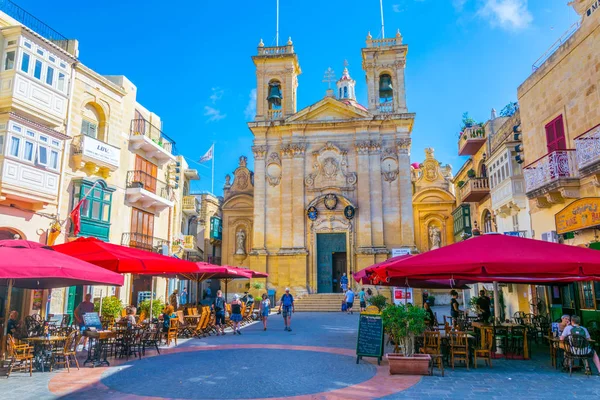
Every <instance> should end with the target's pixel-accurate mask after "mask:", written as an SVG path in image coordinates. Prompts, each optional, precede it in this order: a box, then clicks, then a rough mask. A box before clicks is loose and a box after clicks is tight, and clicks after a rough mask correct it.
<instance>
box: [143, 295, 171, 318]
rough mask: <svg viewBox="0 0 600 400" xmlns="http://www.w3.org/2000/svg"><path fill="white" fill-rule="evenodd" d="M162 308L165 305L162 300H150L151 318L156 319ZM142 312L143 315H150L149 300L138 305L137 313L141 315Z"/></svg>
mask: <svg viewBox="0 0 600 400" xmlns="http://www.w3.org/2000/svg"><path fill="white" fill-rule="evenodd" d="M164 308H165V303H163V301H162V299H155V300H152V318H158V316H159V315H160V314H161V313H162V311H163V309H164ZM142 311H144V314H146V315H150V300H144V301H142V302H141V303H140V306H139V312H138V313H139V314H141V312H142Z"/></svg>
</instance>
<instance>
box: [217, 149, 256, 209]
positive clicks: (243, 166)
mask: <svg viewBox="0 0 600 400" xmlns="http://www.w3.org/2000/svg"><path fill="white" fill-rule="evenodd" d="M247 163H248V159H247V158H246V157H245V156H241V157H240V161H239V166H238V167H237V168H236V170H235V171H234V172H233V183H231V181H230V179H228V177H226V181H225V188H224V192H223V194H224V197H225V199H228V198H229V197H231V196H232V195H234V194H239V193H248V194H252V193H254V173H253V172H252V171H250V170H249V169H248V167H247Z"/></svg>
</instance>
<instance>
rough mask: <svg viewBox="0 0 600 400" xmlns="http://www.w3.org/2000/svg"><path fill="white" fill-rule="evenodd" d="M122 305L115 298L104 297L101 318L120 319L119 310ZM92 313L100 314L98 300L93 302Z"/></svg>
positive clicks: (119, 300)
mask: <svg viewBox="0 0 600 400" xmlns="http://www.w3.org/2000/svg"><path fill="white" fill-rule="evenodd" d="M122 309H123V303H121V299H119V298H118V297H115V296H110V297H105V298H103V299H102V317H113V318H115V319H119V318H121V310H122ZM94 311H96V312H100V299H98V300H96V301H94Z"/></svg>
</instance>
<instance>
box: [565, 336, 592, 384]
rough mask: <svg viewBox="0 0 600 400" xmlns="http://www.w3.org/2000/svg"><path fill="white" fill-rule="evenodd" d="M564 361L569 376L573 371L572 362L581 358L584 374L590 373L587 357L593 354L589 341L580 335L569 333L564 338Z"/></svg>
mask: <svg viewBox="0 0 600 400" xmlns="http://www.w3.org/2000/svg"><path fill="white" fill-rule="evenodd" d="M564 346H565V347H564V349H565V362H566V363H567V365H568V367H569V376H571V375H572V373H573V362H574V361H575V360H583V362H584V363H585V374H586V375H588V376H589V375H591V374H592V371H591V370H590V364H589V359H590V358H592V357H593V356H594V349H592V346H590V342H588V340H587V339H586V338H585V336H581V335H569V336H567V337H566V338H565V340H564Z"/></svg>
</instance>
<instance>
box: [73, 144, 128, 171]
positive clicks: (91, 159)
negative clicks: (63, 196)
mask: <svg viewBox="0 0 600 400" xmlns="http://www.w3.org/2000/svg"><path fill="white" fill-rule="evenodd" d="M120 158H121V150H120V149H119V148H118V147H115V146H112V145H110V144H108V143H105V142H103V141H101V140H98V139H96V138H93V137H90V136H87V135H79V136H75V137H74V138H73V141H72V142H71V159H72V161H73V163H74V164H75V168H77V169H79V168H85V169H86V170H88V171H90V172H92V173H98V174H100V175H102V176H103V177H105V178H106V177H108V176H109V175H110V173H111V172H113V171H116V170H117V169H119V164H120Z"/></svg>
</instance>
